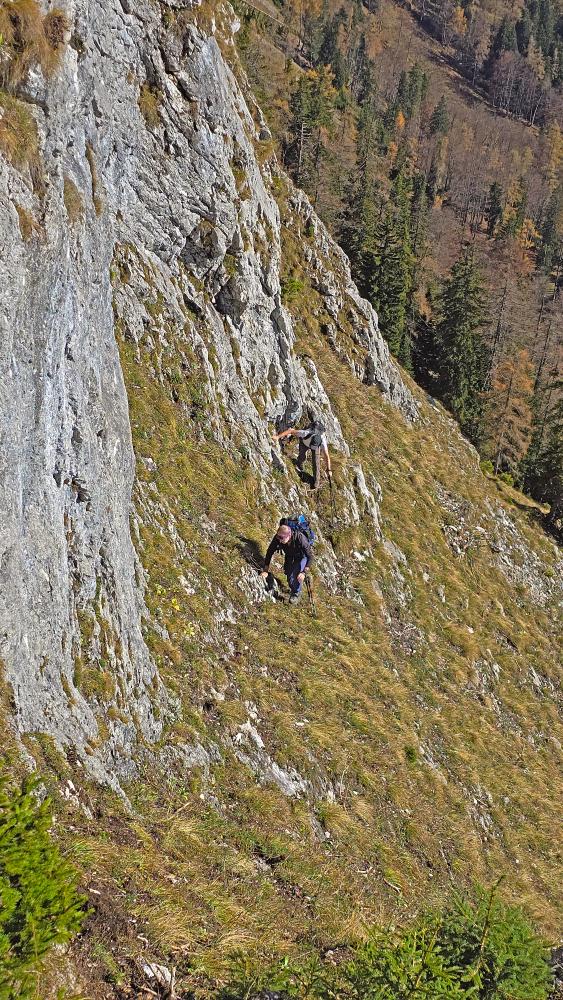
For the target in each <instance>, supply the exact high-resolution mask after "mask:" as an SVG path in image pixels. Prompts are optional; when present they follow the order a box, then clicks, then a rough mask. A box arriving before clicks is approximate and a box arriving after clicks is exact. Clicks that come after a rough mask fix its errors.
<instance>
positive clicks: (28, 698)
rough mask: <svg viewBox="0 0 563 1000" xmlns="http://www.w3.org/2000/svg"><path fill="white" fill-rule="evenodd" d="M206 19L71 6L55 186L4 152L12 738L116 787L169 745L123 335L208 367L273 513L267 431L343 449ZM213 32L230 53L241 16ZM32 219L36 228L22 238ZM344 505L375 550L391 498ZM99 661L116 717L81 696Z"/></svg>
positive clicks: (39, 85) (0, 298) (111, 4)
mask: <svg viewBox="0 0 563 1000" xmlns="http://www.w3.org/2000/svg"><path fill="white" fill-rule="evenodd" d="M198 6H199V5H198V4H197V2H195V0H192V2H186V0H174V2H172V0H168V2H167V3H166V4H165V5H163V4H161V5H158V4H156V3H153V2H151V0H136V2H135V3H133V2H131V0H103V2H102V0H73V2H70V3H69V5H68V14H69V17H70V20H71V22H72V39H71V41H70V44H69V45H68V47H67V50H66V53H65V57H64V62H63V65H62V68H61V71H60V73H59V75H58V76H57V77H56V78H55V79H54V80H52V81H50V82H49V84H47V83H46V82H45V81H44V80H43V79H42V77H41V75H40V73H39V72H34V73H32V74H31V75H30V77H29V79H28V80H27V81H26V84H25V94H24V95H23V96H24V97H25V100H26V102H27V106H28V107H29V108H31V109H32V111H33V114H34V116H35V119H36V121H37V125H38V129H39V135H40V145H41V160H42V173H43V178H42V181H41V183H38V182H37V179H36V180H35V183H34V181H33V179H32V176H31V173H30V172H28V171H26V170H25V169H24V170H16V169H15V168H14V167H13V166H12V165H11V164H9V163H8V162H7V160H6V159H5V158H4V157H3V156H1V155H0V240H1V246H2V256H1V267H2V280H1V281H0V327H1V337H0V385H1V389H2V391H1V394H0V468H1V470H2V478H1V480H0V521H1V528H0V663H1V664H2V667H3V670H4V672H5V677H6V680H7V681H8V682H9V684H10V685H11V689H12V692H13V711H14V715H15V718H16V720H17V726H18V729H19V731H21V732H28V733H29V732H34V731H43V732H47V733H49V734H51V735H52V736H54V737H55V738H56V740H57V741H58V742H59V744H61V745H65V744H73V745H74V746H75V747H77V749H78V753H79V755H80V756H82V757H83V759H84V760H85V761H87V763H88V766H89V768H90V770H91V771H93V773H94V774H96V775H98V776H100V777H102V776H105V777H106V778H107V777H108V776H109V775H115V774H117V775H120V774H125V775H126V774H127V773H128V772H129V771H131V769H132V768H133V766H134V765H133V762H132V755H133V752H134V746H135V742H136V740H137V736H138V734H139V733H142V734H143V735H144V736H145V737H146V738H148V739H149V740H151V739H153V738H155V737H157V736H158V734H159V732H160V728H161V725H162V722H161V721H160V720H161V718H162V711H161V710H162V707H163V705H164V706H166V703H167V698H166V695H165V693H164V692H163V690H162V686H161V683H160V681H159V678H158V673H157V671H156V668H155V665H154V664H153V663H152V662H151V658H150V656H149V653H148V650H147V648H146V646H145V643H144V640H143V634H142V621H143V615H144V601H143V573H142V570H141V568H140V565H139V563H138V559H137V556H136V553H135V549H134V546H133V543H132V539H131V530H130V524H131V514H132V491H133V488H134V479H135V456H134V454H133V447H132V438H131V428H130V423H129V413H128V405H127V396H126V392H125V386H124V380H123V375H122V370H121V366H120V358H119V352H118V345H117V340H116V333H118V334H119V336H120V337H123V338H125V339H127V340H128V341H133V342H134V343H135V344H137V345H141V344H145V345H146V344H147V343H148V344H149V345H150V346H151V348H154V351H155V355H157V356H158V354H159V352H161V351H163V350H165V349H166V348H167V346H169V345H170V343H171V341H172V339H173V340H174V342H175V344H177V345H180V346H179V348H178V350H179V353H180V355H181V354H182V351H183V350H184V349H185V351H186V352H188V351H190V352H192V353H193V352H195V353H196V354H197V355H198V356H199V358H200V360H201V362H202V364H203V366H204V370H205V372H206V385H205V386H204V387H203V390H202V391H204V392H205V393H206V395H207V399H208V403H209V408H210V411H211V413H212V414H213V416H212V421H211V423H212V433H213V435H214V436H215V437H216V438H217V440H219V441H221V442H223V443H224V445H225V447H226V448H233V447H235V444H234V442H235V440H236V442H237V444H236V447H237V448H238V449H240V448H241V442H243V443H244V442H246V447H247V451H248V455H249V457H250V460H251V461H252V462H253V463H255V465H256V467H257V468H258V469H259V471H260V472H261V473H262V474H263V475H264V477H265V481H266V490H267V492H269V495H270V496H273V497H276V496H279V486H275V485H274V484H273V483H272V482H271V473H272V468H276V467H278V468H282V467H283V464H284V460H283V457H282V455H281V453H280V452H279V451H278V449H277V448H276V447H274V446H273V444H272V440H271V436H270V435H271V430H272V426H273V425H274V424H277V425H278V426H279V425H281V424H284V425H286V426H287V425H288V424H289V423H292V422H295V421H298V420H299V419H300V418H301V417H302V416H303V415H304V414H305V413H306V410H307V407H309V408H311V407H312V408H313V409H314V411H315V413H316V414H318V416H320V417H321V418H322V419H323V420H324V421H325V423H326V425H327V428H328V432H329V437H330V440H331V443H332V445H333V446H334V447H335V448H336V449H340V450H341V451H342V452H343V453H344V454H346V453H347V450H348V448H347V444H346V441H345V440H344V435H343V433H342V429H341V427H340V425H339V422H338V419H337V417H336V416H335V414H334V413H333V411H332V408H331V404H330V401H329V398H328V395H327V393H326V391H325V389H324V387H323V385H322V382H321V379H320V377H319V374H318V372H317V371H316V369H315V366H314V364H313V362H312V361H311V360H310V359H306V358H304V359H300V358H299V357H298V356H297V355H296V353H295V349H294V343H295V334H294V329H293V325H292V320H291V317H290V315H289V313H288V312H287V310H286V308H285V307H284V304H283V302H282V287H281V280H280V269H281V262H282V239H281V221H280V211H279V208H278V204H277V201H276V198H275V196H274V195H275V187H276V181H275V178H276V177H279V171H278V166H277V164H276V162H275V158H274V157H273V155H272V154H271V152H270V153H268V154H267V155H263V154H264V149H266V152H267V143H268V135H269V134H268V131H267V128H266V126H265V124H264V122H263V120H262V118H261V115H260V113H259V111H258V109H257V108H256V106H255V105H254V104H253V102H252V99H251V98H250V96H249V95H248V94H246V93H243V90H242V89H241V86H239V84H238V83H237V80H236V79H235V76H234V75H233V73H232V71H231V69H229V68H228V65H227V61H226V60H225V58H224V56H223V54H222V51H221V47H220V44H219V41H218V38H217V37H215V29H216V27H217V26H216V24H215V22H214V21H213V19H209V23H207V22H206V23H203V21H202V25H201V26H199V27H198V26H197V24H196V23H194V21H193V13H194V8H197V7H198ZM165 7H167V8H168V9H169V14H166V16H165V15H164V14H163V11H164V9H165ZM220 16H221V18H222V19H223V22H224V23H223V34H222V37H223V39H224V38H225V37H226V38H227V39H228V34H229V24H228V21H229V16H231V17H232V11H231V12H230V13H229V9H228V8H227V9H226V10H220ZM225 26H226V27H225ZM224 44H228V41H227V42H226V43H224ZM259 154H262V155H259ZM284 184H286V186H287V189H288V191H289V196H288V206H289V213H290V216H289V221H288V223H287V224H288V226H289V228H292V227H294V228H295V229H296V230H300V228H301V227H303V225H309V226H310V227H312V231H313V232H314V236H315V238H314V239H313V240H310V241H309V242H308V243H307V247H306V249H305V250H304V254H305V256H306V259H307V265H308V267H309V270H310V272H311V275H313V276H314V285H315V287H316V288H317V290H318V291H319V293H320V294H321V295H322V296H323V297H324V299H325V301H326V303H327V311H328V312H329V313H330V315H332V316H333V317H334V320H335V329H334V332H333V334H331V332H330V331H328V336H329V338H330V336H333V337H334V341H335V344H334V346H335V349H338V343H337V341H338V330H337V322H338V316H339V313H340V312H341V310H342V309H343V308H346V309H347V310H348V313H349V315H350V316H351V317H352V321H351V322H352V326H353V336H354V340H355V342H356V343H357V345H358V346H359V347H360V348H361V357H362V361H361V363H358V362H357V361H350V366H351V369H352V371H353V372H354V374H355V375H356V376H357V377H359V378H360V379H362V380H364V381H366V382H368V383H369V384H377V385H378V386H379V387H380V388H381V390H382V392H384V393H385V395H386V396H387V397H388V399H389V401H390V402H392V403H393V404H395V405H396V406H397V407H398V408H399V409H400V410H401V411H402V412H403V415H404V416H405V418H406V419H410V420H412V419H415V418H416V415H417V414H416V406H415V404H414V401H413V399H412V397H411V395H410V392H409V391H408V389H407V388H406V387H405V385H404V384H403V382H402V380H401V377H400V375H399V373H398V370H397V369H396V368H395V366H394V365H393V363H392V362H391V360H390V357H389V353H388V351H387V348H386V346H385V344H384V342H383V340H382V338H381V335H380V333H379V330H378V327H377V317H376V315H375V313H374V312H373V309H372V308H371V307H370V306H368V305H367V304H366V303H365V302H364V301H362V300H361V299H360V297H359V295H358V293H357V290H356V289H355V287H354V286H353V283H352V281H351V278H350V271H349V266H348V263H347V261H346V258H345V257H344V255H343V254H342V253H341V251H340V250H338V248H337V247H336V246H335V245H334V243H333V242H332V240H331V238H330V237H329V235H328V233H327V231H326V230H325V228H324V227H323V226H322V224H321V223H320V222H319V220H318V219H317V218H316V217H315V215H314V213H313V211H312V209H311V206H310V205H309V203H308V201H307V199H306V198H305V197H304V196H303V195H302V194H300V193H297V192H294V191H293V189H292V188H291V185H289V182H287V181H285V180H284ZM22 211H23V212H25V213H27V215H28V216H29V217H33V218H34V219H35V220H36V223H37V231H36V232H35V233H34V234H33V235H32V237H31V239H28V240H27V241H26V240H25V239H24V236H23V235H22V232H23V227H22V226H21V214H22ZM27 235H28V236H29V234H27ZM331 262H332V263H331ZM202 329H204V330H205V336H202ZM138 457H139V458H142V456H138ZM268 477H270V479H268ZM268 483H269V485H268ZM276 491H277V493H276ZM375 492H377V490H376V491H375ZM348 494H349V496H350V501H349V504H348V507H349V509H347V510H344V512H343V517H345V518H346V517H348V519H349V522H350V523H353V522H354V519H356V518H357V517H358V516H359V514H358V505H359V508H360V511H361V512H363V515H365V516H369V517H371V518H372V519H373V522H374V535H378V534H379V530H380V529H379V515H378V504H377V499H378V498H377V497H376V496H374V494H373V492H372V491H371V489H370V487H369V485H368V483H366V479H365V477H364V474H363V472H362V470H361V468H359V467H355V468H354V470H352V471H351V473H350V483H349V486H348ZM327 574H328V575H329V576H330V566H327ZM90 655H94V656H95V657H96V660H97V662H98V663H99V664H101V665H102V671H101V674H102V680H101V682H100V678H99V676H98V679H97V682H96V684H97V685H98V686H99V684H100V683H102V684H103V685H105V687H106V690H105V699H104V704H105V705H106V706H107V704H108V701H109V702H111V704H112V705H113V712H112V713H111V715H110V716H109V717H108V715H107V713H106V712H105V711H103V710H102V702H101V698H100V692H99V690H98V687H97V686H96V684H94V683H92V682H91V683H90V684H88V683H87V679H88V677H87V674H88V666H87V664H88V657H89V656H90ZM108 691H109V694H108ZM156 703H158V704H159V712H158V713H155V711H154V705H155V704H156ZM157 718H158V720H159V721H157Z"/></svg>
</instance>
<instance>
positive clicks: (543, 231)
mask: <svg viewBox="0 0 563 1000" xmlns="http://www.w3.org/2000/svg"><path fill="white" fill-rule="evenodd" d="M540 235H541V245H540V248H539V251H538V257H537V264H538V267H540V268H542V269H543V270H544V271H545V272H546V273H547V274H550V273H551V271H552V269H553V268H554V266H556V265H557V263H558V262H559V261H560V260H561V259H562V258H563V185H561V186H560V187H559V188H557V189H556V190H555V191H554V192H553V194H552V195H551V198H550V199H549V202H548V204H547V208H546V211H545V216H544V218H543V220H542V223H541V227H540Z"/></svg>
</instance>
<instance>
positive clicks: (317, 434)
mask: <svg viewBox="0 0 563 1000" xmlns="http://www.w3.org/2000/svg"><path fill="white" fill-rule="evenodd" d="M292 437H296V438H298V439H299V455H298V457H297V468H298V469H299V471H300V472H303V465H304V463H305V459H306V458H307V452H308V451H310V452H311V461H312V463H313V489H315V490H318V488H319V486H320V482H321V451H322V453H323V456H324V460H325V462H326V468H327V472H328V475H329V478H330V476H331V475H332V468H331V464H330V455H329V451H328V441H327V437H326V431H325V427H324V424H322V423H321V422H320V420H314V421H313V423H312V424H310V425H309V426H308V427H305V428H304V429H303V430H298V429H297V428H296V427H289V428H288V429H287V430H286V431H281V433H280V434H274V441H283V440H284V439H285V438H292Z"/></svg>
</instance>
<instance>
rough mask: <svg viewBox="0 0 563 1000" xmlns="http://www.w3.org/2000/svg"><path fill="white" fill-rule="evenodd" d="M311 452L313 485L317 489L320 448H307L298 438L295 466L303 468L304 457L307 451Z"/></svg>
mask: <svg viewBox="0 0 563 1000" xmlns="http://www.w3.org/2000/svg"><path fill="white" fill-rule="evenodd" d="M308 451H310V452H311V462H312V463H313V486H314V488H315V489H318V487H319V485H320V482H321V461H320V458H321V455H320V452H321V449H320V448H308V447H307V445H306V444H305V443H304V441H303V440H302V439H301V438H300V439H299V455H298V456H297V468H298V469H301V470H303V465H304V463H305V459H306V458H307V452H308Z"/></svg>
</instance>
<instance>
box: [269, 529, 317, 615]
mask: <svg viewBox="0 0 563 1000" xmlns="http://www.w3.org/2000/svg"><path fill="white" fill-rule="evenodd" d="M276 552H283V554H284V563H283V568H284V572H285V575H286V577H287V582H288V584H289V589H290V591H291V596H290V598H289V600H290V601H291V603H292V604H296V603H297V601H299V600H300V599H301V594H302V590H301V588H302V585H303V582H304V580H305V573H306V572H307V571H308V569H309V567H310V566H311V563H312V562H313V550H312V548H311V546H310V544H309V542H308V540H307V538H306V537H305V535H304V534H303V532H302V531H297V530H296V529H295V528H290V526H289V525H288V524H287V521H286V519H285V518H282V520H281V521H280V526H279V528H278V530H277V532H276V534H275V535H274V537H273V538H272V541H271V542H270V544H269V546H268V551H267V552H266V558H265V560H264V569H263V571H262V576H263V577H265V578H267V577H268V575H269V573H270V563H271V561H272V559H273V557H274V555H275V554H276Z"/></svg>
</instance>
